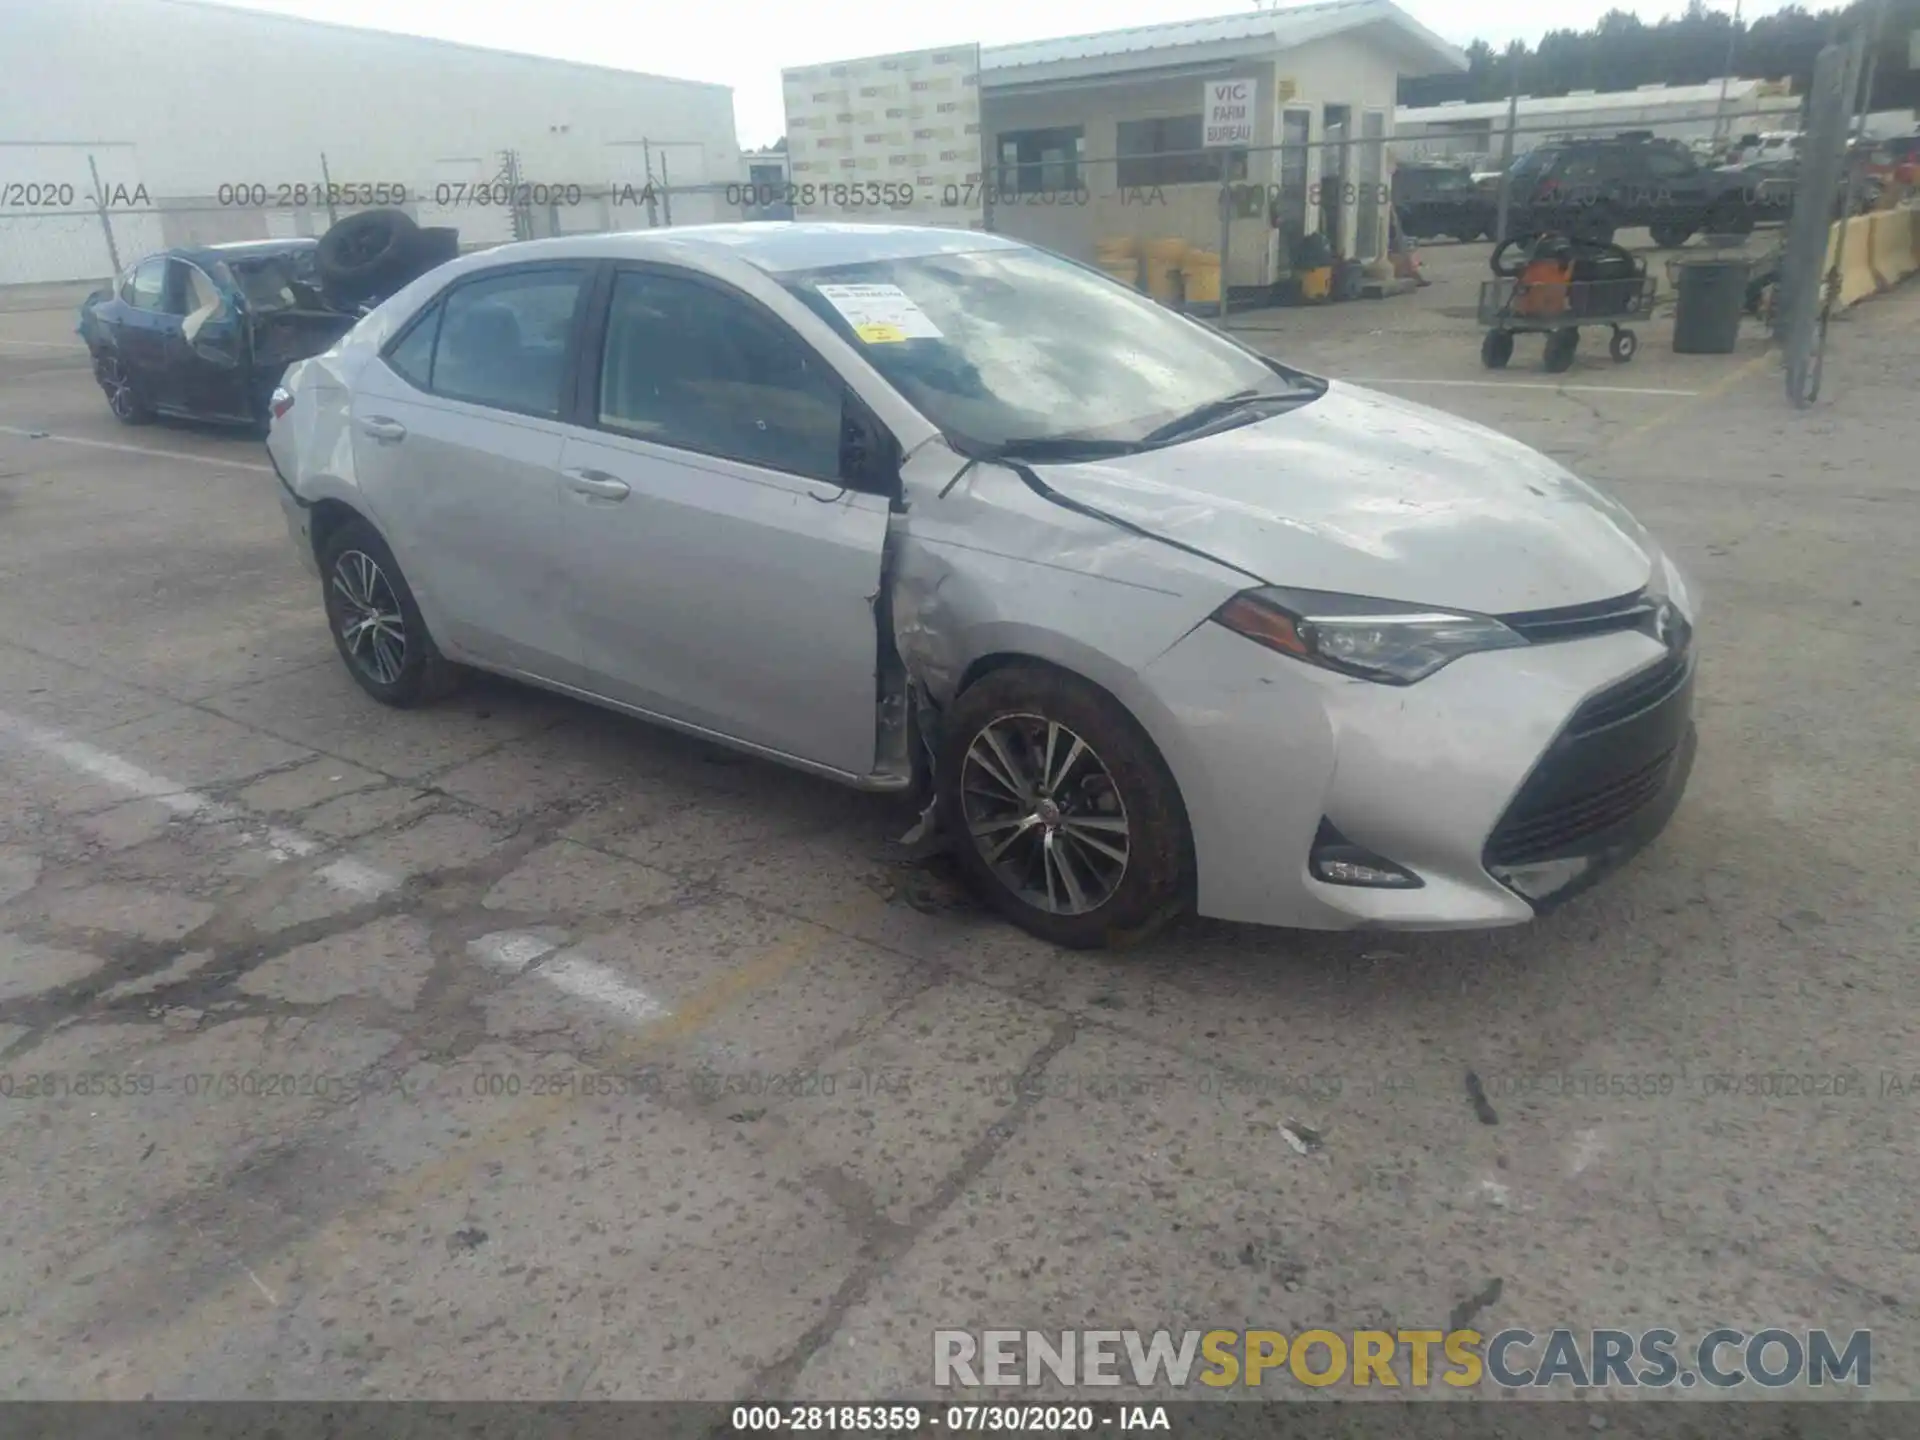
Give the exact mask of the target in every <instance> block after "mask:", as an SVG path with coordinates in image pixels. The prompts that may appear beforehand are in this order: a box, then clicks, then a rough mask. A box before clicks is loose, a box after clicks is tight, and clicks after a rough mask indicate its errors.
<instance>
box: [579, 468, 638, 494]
mask: <svg viewBox="0 0 1920 1440" xmlns="http://www.w3.org/2000/svg"><path fill="white" fill-rule="evenodd" d="M566 477H567V488H568V489H569V490H571V491H573V492H574V493H575V494H576V495H591V496H593V497H594V498H595V499H596V500H624V499H626V498H627V496H628V495H629V494H631V493H632V490H633V487H632V486H630V485H628V484H627V482H626V481H624V480H622V479H620V478H618V477H617V476H613V475H609V474H608V473H607V472H606V471H604V470H569V471H567V472H566Z"/></svg>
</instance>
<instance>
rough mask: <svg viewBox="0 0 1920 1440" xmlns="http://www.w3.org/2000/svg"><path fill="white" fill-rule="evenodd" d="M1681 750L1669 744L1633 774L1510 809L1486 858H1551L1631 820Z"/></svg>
mask: <svg viewBox="0 0 1920 1440" xmlns="http://www.w3.org/2000/svg"><path fill="white" fill-rule="evenodd" d="M1678 753H1679V752H1678V749H1677V748H1676V749H1673V750H1669V751H1667V752H1666V753H1665V754H1664V755H1661V756H1659V757H1658V758H1656V759H1654V760H1653V761H1651V762H1650V763H1648V764H1646V765H1643V766H1641V767H1640V769H1638V770H1635V771H1633V772H1632V773H1631V774H1629V775H1625V776H1622V777H1621V778H1620V779H1618V780H1612V781H1609V782H1608V783H1607V784H1605V785H1602V786H1600V787H1599V788H1598V789H1596V790H1592V791H1589V792H1588V793H1587V794H1584V795H1579V796H1576V797H1574V798H1573V799H1571V800H1562V801H1558V802H1556V803H1555V804H1554V805H1553V806H1552V808H1550V809H1547V810H1545V811H1544V812H1543V813H1541V814H1537V815H1529V814H1526V813H1525V812H1521V813H1517V814H1516V813H1514V812H1512V811H1509V812H1508V815H1507V818H1506V819H1505V820H1503V821H1502V822H1501V823H1500V828H1499V829H1497V830H1495V831H1494V832H1493V838H1492V840H1490V841H1489V842H1488V843H1487V863H1488V864H1490V865H1525V864H1529V863H1531V862H1535V861H1540V860H1551V859H1553V858H1555V857H1556V856H1560V855H1564V854H1566V853H1567V852H1568V851H1570V850H1574V849H1577V848H1578V847H1579V845H1580V843H1581V842H1582V841H1583V840H1587V839H1589V838H1591V837H1592V836H1595V835H1599V834H1602V833H1604V832H1606V831H1608V830H1611V829H1612V828H1613V827H1614V826H1616V825H1618V824H1620V823H1621V822H1622V821H1626V820H1631V819H1632V818H1633V817H1634V815H1635V814H1637V813H1638V812H1639V810H1640V808H1641V807H1642V806H1644V805H1646V804H1647V802H1648V801H1650V800H1652V799H1653V798H1654V797H1655V796H1657V795H1659V793H1660V792H1661V790H1662V789H1664V788H1665V786H1666V783H1667V775H1668V772H1669V771H1671V770H1672V769H1673V762H1674V757H1675V756H1676V755H1677V754H1678Z"/></svg>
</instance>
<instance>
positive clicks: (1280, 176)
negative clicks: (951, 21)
mask: <svg viewBox="0 0 1920 1440" xmlns="http://www.w3.org/2000/svg"><path fill="white" fill-rule="evenodd" d="M1466 67H1467V59H1466V56H1465V55H1464V54H1463V53H1462V52H1461V51H1460V50H1458V49H1457V48H1455V47H1454V46H1452V45H1449V44H1448V43H1446V42H1445V41H1444V40H1442V39H1440V38H1439V37H1438V36H1437V35H1435V34H1433V33H1432V32H1431V31H1429V30H1427V29H1426V28H1425V27H1424V26H1422V25H1421V24H1420V23H1419V22H1418V21H1416V20H1414V19H1413V17H1412V16H1410V15H1408V14H1407V13H1406V12H1405V11H1404V10H1402V9H1400V8H1399V7H1398V6H1397V5H1394V4H1393V3H1391V0H1326V3H1321V4H1310V5H1299V6H1293V7H1290V8H1285V9H1279V10H1268V11H1251V12H1244V13H1241V14H1238V15H1228V16H1222V17H1219V18H1217V19H1211V20H1190V21H1181V22H1177V23H1173V24H1166V25H1148V26H1141V27H1138V28H1134V29H1127V30H1109V31H1105V32H1103V33H1100V34H1096V35H1076V36H1070V37H1067V38H1064V39H1059V40H1042V41H1035V42H1031V43H1027V44H1020V45H997V46H985V47H982V49H981V51H980V117H981V119H980V127H981V131H982V134H983V139H984V151H985V154H986V156H987V157H988V162H987V163H988V167H989V169H988V173H987V176H986V177H985V178H986V184H987V190H988V194H989V199H990V202H991V203H990V210H991V213H990V216H989V219H988V224H989V225H990V226H991V228H992V229H994V230H996V231H998V232H1000V233H1002V234H1008V235H1015V236H1019V237H1020V238H1022V239H1027V240H1031V241H1034V242H1036V243H1038V244H1042V245H1047V246H1050V247H1052V248H1054V249H1056V250H1060V251H1062V252H1064V253H1067V254H1071V255H1074V256H1077V257H1080V258H1083V259H1090V258H1092V256H1093V253H1094V246H1095V243H1096V241H1098V240H1101V239H1105V238H1110V237H1120V236H1130V237H1133V238H1135V239H1137V240H1141V241H1147V240H1152V239H1157V238H1182V239H1185V240H1187V241H1188V242H1189V243H1191V244H1193V245H1195V246H1198V247H1201V248H1204V249H1207V250H1217V249H1218V248H1219V246H1220V240H1221V213H1220V212H1221V204H1220V179H1221V174H1222V164H1223V161H1222V156H1223V155H1226V156H1228V158H1227V159H1226V160H1225V162H1224V163H1225V164H1226V166H1227V167H1228V173H1230V174H1231V176H1232V178H1233V179H1234V180H1236V181H1240V182H1245V183H1244V184H1243V185H1239V186H1236V191H1235V195H1234V200H1233V204H1232V209H1233V211H1234V214H1233V217H1232V219H1231V221H1230V224H1231V236H1230V240H1229V253H1228V259H1227V267H1226V273H1225V278H1226V282H1227V283H1228V284H1229V285H1232V286H1265V285H1270V284H1272V283H1274V282H1275V280H1276V279H1279V278H1281V277H1282V275H1283V274H1284V270H1285V256H1286V253H1287V251H1286V248H1285V247H1286V242H1285V241H1283V239H1282V237H1283V236H1288V237H1293V239H1294V240H1295V241H1296V242H1297V237H1298V236H1300V235H1301V234H1311V233H1314V232H1316V231H1317V232H1320V233H1322V234H1325V235H1326V236H1327V238H1328V239H1329V240H1330V241H1331V242H1332V243H1333V246H1334V248H1335V250H1336V251H1337V253H1339V254H1340V255H1343V256H1348V257H1357V258H1361V259H1371V258H1374V257H1377V256H1379V255H1380V254H1381V253H1382V252H1383V251H1384V250H1385V248H1386V242H1387V203H1386V202H1387V193H1388V192H1387V187H1388V184H1389V177H1388V174H1387V156H1386V151H1387V145H1386V141H1387V139H1388V138H1389V137H1390V136H1391V135H1392V133H1393V117H1394V110H1395V102H1396V96H1397V93H1398V89H1399V83H1400V80H1401V77H1403V76H1416V75H1429V74H1437V73H1442V72H1446V71H1457V70H1465V69H1466ZM1226 80H1245V81H1250V82H1251V88H1250V93H1251V95H1252V99H1253V105H1252V114H1251V129H1252V135H1251V140H1250V142H1249V143H1247V144H1246V145H1245V146H1244V147H1242V148H1237V149H1235V150H1233V151H1222V150H1219V149H1213V150H1209V149H1208V148H1207V147H1206V145H1205V144H1204V141H1205V138H1206V134H1205V132H1206V125H1207V120H1208V101H1209V97H1210V89H1209V87H1210V84H1211V83H1212V82H1216V81H1226ZM1338 140H1344V141H1349V142H1354V143H1350V144H1347V145H1345V146H1338V147H1328V146H1325V145H1323V144H1322V143H1321V142H1326V141H1338ZM1349 187H1351V188H1349Z"/></svg>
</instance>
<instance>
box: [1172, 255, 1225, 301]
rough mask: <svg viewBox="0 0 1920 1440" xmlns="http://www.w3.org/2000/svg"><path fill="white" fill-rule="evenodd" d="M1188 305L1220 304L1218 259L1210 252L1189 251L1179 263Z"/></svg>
mask: <svg viewBox="0 0 1920 1440" xmlns="http://www.w3.org/2000/svg"><path fill="white" fill-rule="evenodd" d="M1180 274H1181V277H1182V279H1183V280H1184V281H1185V284H1186V300H1187V303H1188V304H1189V305H1218V304H1219V303H1220V257H1219V256H1218V255H1216V254H1214V253H1213V251H1211V250H1189V251H1188V252H1187V257H1186V259H1184V260H1182V261H1181V262H1180Z"/></svg>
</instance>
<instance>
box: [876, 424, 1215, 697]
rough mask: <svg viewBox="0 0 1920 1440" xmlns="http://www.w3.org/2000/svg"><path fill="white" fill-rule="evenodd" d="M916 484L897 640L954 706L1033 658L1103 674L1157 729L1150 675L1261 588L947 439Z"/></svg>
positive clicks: (903, 515)
mask: <svg viewBox="0 0 1920 1440" xmlns="http://www.w3.org/2000/svg"><path fill="white" fill-rule="evenodd" d="M902 478H903V480H904V482H905V493H906V496H907V503H906V505H905V507H904V508H903V509H902V510H901V511H900V513H897V514H896V515H895V516H894V517H893V523H892V533H891V535H890V538H889V544H888V550H889V564H888V567H887V573H888V579H889V583H890V585H891V600H892V604H891V612H892V621H893V640H894V644H895V647H896V648H897V651H898V653H899V656H900V659H901V662H902V663H903V665H904V666H905V669H906V673H907V675H908V677H909V679H910V680H911V681H913V682H915V683H917V684H918V685H920V686H921V687H923V688H924V690H925V692H926V694H927V696H928V697H929V698H930V699H931V700H932V702H933V703H934V704H935V705H938V706H941V707H944V706H946V705H947V704H949V703H951V701H952V700H953V698H954V696H955V695H957V694H958V693H959V691H960V690H961V688H962V687H963V686H964V684H965V683H966V682H967V681H968V680H969V679H970V678H971V676H972V675H973V674H975V673H977V672H978V671H979V670H980V669H981V668H982V666H983V664H985V663H986V662H992V661H997V660H1000V659H1003V658H1023V659H1032V660H1039V661H1043V662H1045V663H1047V664H1051V665H1057V666H1059V667H1061V668H1062V669H1065V670H1070V671H1072V672H1074V673H1075V674H1077V675H1080V676H1082V677H1083V678H1085V679H1087V680H1091V681H1092V682H1093V683H1094V684H1096V685H1099V686H1101V687H1102V688H1103V689H1105V690H1107V691H1108V692H1109V693H1111V694H1113V695H1114V696H1115V697H1116V698H1117V699H1119V700H1120V702H1121V703H1122V704H1124V705H1127V706H1128V707H1129V709H1132V710H1134V711H1135V714H1136V716H1137V717H1138V718H1141V719H1142V722H1143V723H1148V722H1147V719H1146V717H1145V716H1143V715H1140V710H1141V709H1142V708H1151V702H1150V697H1149V696H1148V695H1147V693H1146V690H1145V687H1144V686H1142V685H1141V684H1140V681H1139V672H1140V671H1141V670H1142V669H1144V668H1145V667H1146V666H1147V665H1149V664H1151V663H1152V662H1153V660H1154V659H1155V658H1157V657H1158V656H1159V655H1161V654H1163V653H1164V652H1165V651H1166V650H1167V649H1168V648H1169V647H1170V646H1172V645H1173V644H1174V643H1175V642H1176V641H1178V640H1179V639H1180V637H1181V636H1183V635H1185V634H1187V633H1188V632H1189V631H1191V630H1192V629H1193V627H1194V626H1196V625H1198V624H1200V623H1202V622H1203V621H1204V620H1205V619H1206V618H1207V617H1208V616H1209V615H1211V614H1212V613H1213V612H1214V610H1216V609H1217V608H1219V606H1220V605H1221V604H1222V603H1224V602H1225V601H1226V600H1227V599H1228V598H1229V597H1231V596H1232V595H1233V594H1235V593H1236V592H1237V591H1238V590H1240V589H1241V588H1243V587H1244V586H1245V585H1246V583H1247V580H1246V577H1245V576H1244V575H1242V574H1240V573H1239V572H1238V571H1236V570H1234V569H1232V568H1231V567H1229V566H1226V565H1223V564H1220V563H1219V562H1216V561H1213V560H1211V559H1209V558H1207V557H1205V556H1202V555H1199V554H1196V553H1193V552H1191V551H1187V550H1184V549H1181V548H1177V547H1176V546H1174V545H1171V544H1168V543H1166V542H1163V541H1161V540H1158V539H1156V538H1154V537H1152V536H1150V535H1147V534H1144V533H1141V532H1139V531H1135V530H1130V529H1127V528H1123V527H1122V526H1120V525H1118V524H1116V523H1114V522H1112V521H1110V520H1107V519H1105V518H1102V517H1100V516H1099V515H1097V514H1093V513H1089V512H1086V511H1084V510H1080V509H1076V508H1069V507H1067V506H1064V505H1061V504H1059V503H1056V502H1055V501H1053V500H1050V499H1049V498H1047V496H1046V495H1044V494H1042V493H1040V492H1039V491H1037V490H1036V489H1035V488H1033V487H1032V486H1030V485H1028V484H1027V483H1026V482H1025V481H1024V480H1022V478H1021V477H1020V476H1019V475H1018V474H1017V473H1015V472H1014V471H1013V470H1011V469H1009V468H1007V467H1005V466H1003V465H998V464H990V463H983V464H973V465H969V464H968V462H967V461H966V460H965V459H964V458H962V457H961V456H959V455H958V454H956V453H955V452H954V451H953V450H952V449H950V448H949V447H948V446H947V445H946V444H945V443H944V442H940V441H935V442H933V443H930V444H928V445H925V446H923V447H921V448H920V449H919V450H918V451H917V452H916V453H915V454H914V455H913V456H912V457H910V458H909V460H908V462H907V464H906V465H905V467H903V476H902ZM1150 728H1151V726H1150Z"/></svg>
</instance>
